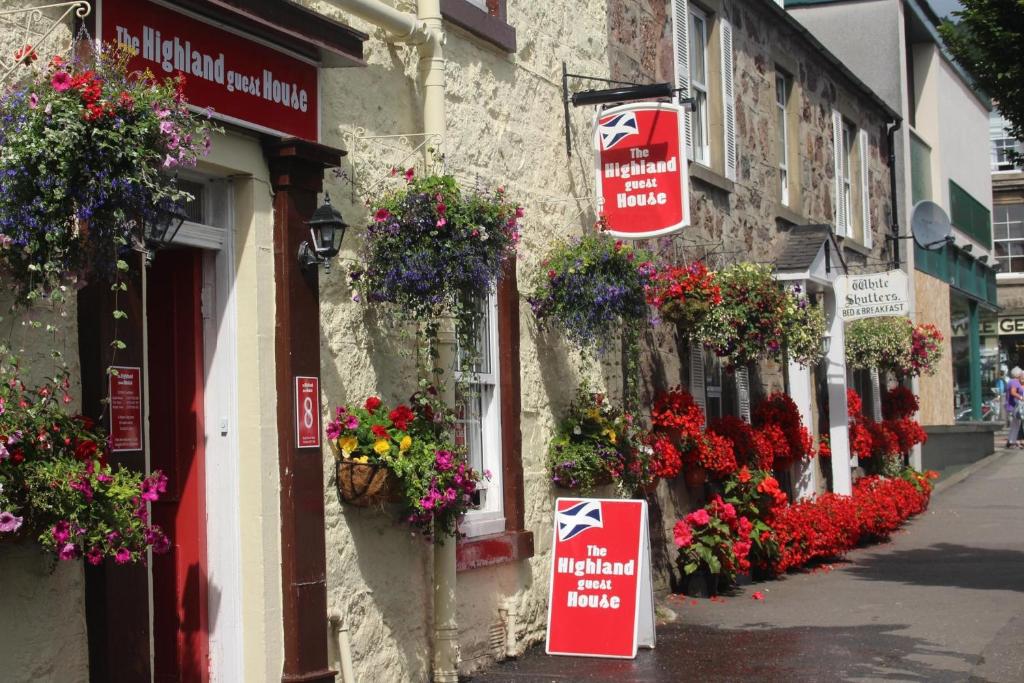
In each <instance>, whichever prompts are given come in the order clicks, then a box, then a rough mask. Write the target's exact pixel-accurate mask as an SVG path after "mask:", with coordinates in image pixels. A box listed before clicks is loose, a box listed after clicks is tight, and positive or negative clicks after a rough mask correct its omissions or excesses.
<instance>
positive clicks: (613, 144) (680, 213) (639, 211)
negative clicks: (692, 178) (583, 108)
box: [594, 102, 690, 239]
mask: <svg viewBox="0 0 1024 683" xmlns="http://www.w3.org/2000/svg"><path fill="white" fill-rule="evenodd" d="M685 115H686V112H685V111H684V110H683V108H682V107H680V106H678V105H675V104H670V103H667V102H662V103H654V104H652V103H643V104H626V105H622V106H621V107H613V108H612V109H607V110H605V111H603V112H601V113H600V114H598V116H597V122H596V125H595V131H594V144H595V145H596V147H597V197H598V201H599V202H600V212H601V214H602V215H603V216H604V218H605V221H606V223H607V224H608V233H609V234H610V235H613V236H615V237H624V238H627V239H639V238H644V237H654V236H655V235H664V234H667V233H671V232H676V231H678V230H680V229H682V228H683V227H685V226H687V225H689V224H690V192H689V181H688V177H687V171H686V144H685V140H686V136H685V133H684V132H683V131H684V121H685V119H684V116H685Z"/></svg>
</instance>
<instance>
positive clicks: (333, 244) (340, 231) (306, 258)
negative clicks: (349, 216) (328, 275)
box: [299, 194, 348, 272]
mask: <svg viewBox="0 0 1024 683" xmlns="http://www.w3.org/2000/svg"><path fill="white" fill-rule="evenodd" d="M306 225H308V226H309V236H310V240H312V244H311V243H310V241H309V240H307V241H305V242H303V243H302V244H300V245H299V265H301V266H302V269H303V270H308V269H310V268H314V267H316V266H317V265H318V264H323V266H324V271H326V272H330V270H331V268H330V259H331V258H332V257H334V256H337V254H338V251H339V250H340V249H341V241H342V240H343V239H344V238H345V228H347V227H348V224H347V223H346V222H345V219H343V218H342V217H341V212H339V211H338V210H337V209H335V208H334V207H333V206H331V195H329V194H324V203H323V204H321V205H320V207H319V208H318V209H317V210H316V211H314V212H313V217H312V218H310V219H309V221H308V222H307V223H306Z"/></svg>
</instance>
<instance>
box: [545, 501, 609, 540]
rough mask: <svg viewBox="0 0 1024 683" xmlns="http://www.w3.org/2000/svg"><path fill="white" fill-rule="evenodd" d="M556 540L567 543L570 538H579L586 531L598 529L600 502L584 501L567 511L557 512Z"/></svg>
mask: <svg viewBox="0 0 1024 683" xmlns="http://www.w3.org/2000/svg"><path fill="white" fill-rule="evenodd" d="M556 519H557V520H558V540H559V541H568V540H569V539H570V538H573V537H575V536H579V535H580V534H582V533H583V532H584V531H586V530H587V529H593V528H598V529H600V528H601V527H602V526H603V524H602V522H601V502H600V501H597V500H586V501H583V502H582V503H577V504H576V505H573V506H572V507H571V508H569V509H568V510H561V511H559V512H558V514H557V516H556Z"/></svg>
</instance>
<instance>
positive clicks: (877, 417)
mask: <svg viewBox="0 0 1024 683" xmlns="http://www.w3.org/2000/svg"><path fill="white" fill-rule="evenodd" d="M871 419H873V420H874V421H875V422H881V421H882V383H881V381H880V378H879V376H878V368H871Z"/></svg>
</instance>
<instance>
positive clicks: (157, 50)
mask: <svg viewBox="0 0 1024 683" xmlns="http://www.w3.org/2000/svg"><path fill="white" fill-rule="evenodd" d="M97 14H98V15H99V18H98V23H99V26H100V37H101V39H102V40H104V41H109V42H115V41H116V42H118V43H122V44H124V45H127V46H129V47H130V48H132V50H134V51H135V52H136V53H137V54H136V56H135V57H134V58H133V59H132V60H131V61H130V62H129V68H131V69H137V70H140V71H142V70H145V69H149V70H150V71H152V72H153V74H155V75H156V76H157V77H158V78H163V77H169V76H174V75H175V74H178V73H182V74H184V75H185V78H186V82H185V96H186V97H187V98H188V101H189V103H190V104H192V105H194V106H196V107H198V108H200V109H202V108H207V107H209V108H211V109H212V110H213V114H214V117H215V118H218V119H221V120H223V121H227V122H230V123H237V124H239V125H242V126H245V127H247V128H252V129H255V130H258V131H262V132H267V133H273V134H277V135H288V136H294V137H299V138H304V139H306V140H313V141H316V140H318V139H319V133H320V121H319V113H320V110H319V92H318V83H319V80H318V79H319V74H318V72H317V67H316V65H315V64H313V63H312V62H310V61H308V60H306V59H303V58H301V57H298V56H296V55H293V54H291V53H288V52H285V51H283V50H281V49H278V48H276V47H271V46H270V45H269V44H267V43H266V42H264V41H262V40H259V39H257V38H254V37H249V36H246V35H244V34H242V33H238V32H236V31H234V30H232V29H230V28H227V27H221V26H215V25H213V24H211V23H209V22H208V21H206V20H204V19H202V18H200V17H198V16H197V15H193V14H190V13H187V12H185V11H184V10H179V9H176V8H175V9H172V8H170V7H167V6H165V5H163V4H157V3H155V2H148V1H147V0H102V3H101V4H100V5H99V7H98V10H97Z"/></svg>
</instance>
